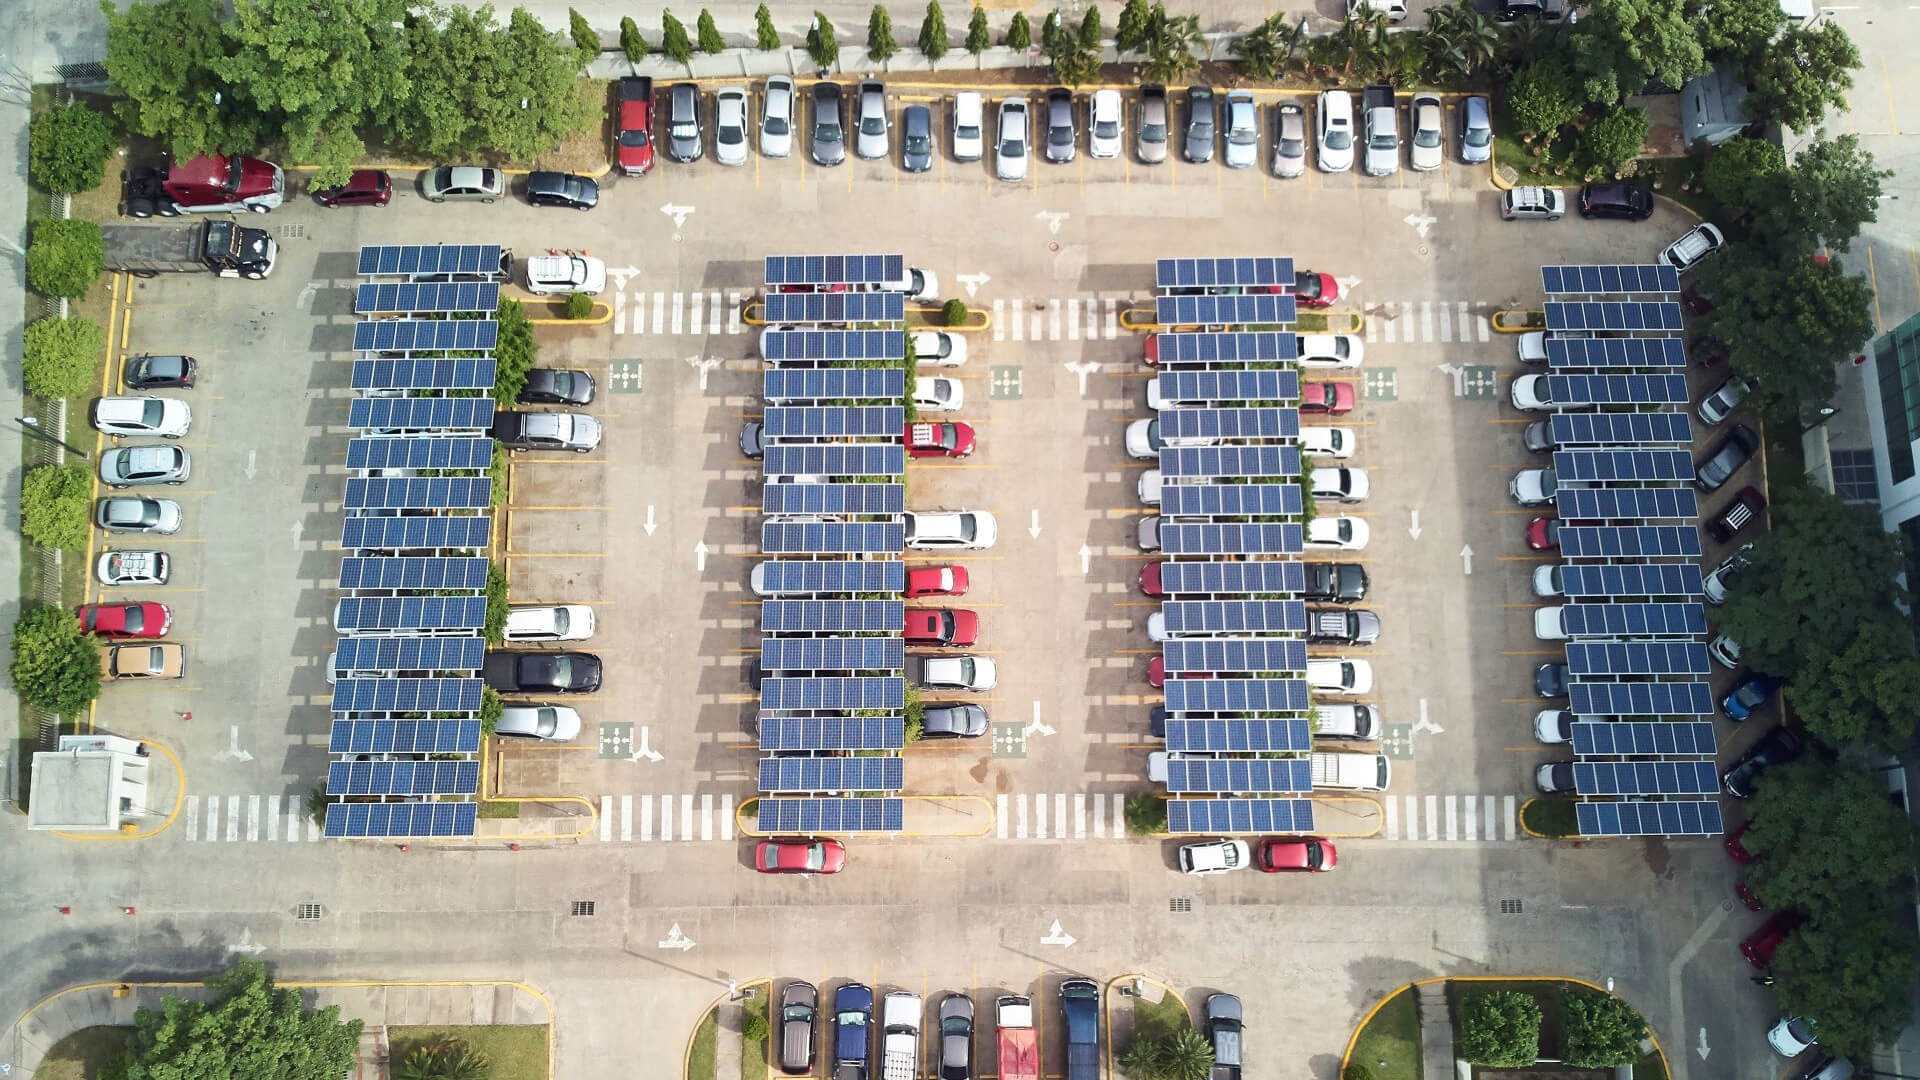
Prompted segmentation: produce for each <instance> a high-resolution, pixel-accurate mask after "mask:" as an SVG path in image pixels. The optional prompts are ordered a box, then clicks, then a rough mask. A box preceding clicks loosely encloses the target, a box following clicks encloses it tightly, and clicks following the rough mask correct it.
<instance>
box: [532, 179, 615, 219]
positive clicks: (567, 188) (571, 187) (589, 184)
mask: <svg viewBox="0 0 1920 1080" xmlns="http://www.w3.org/2000/svg"><path fill="white" fill-rule="evenodd" d="M527 201H528V202H530V203H532V204H533V205H535V206H564V207H566V208H568V209H570V210H591V209H593V208H594V207H595V206H598V205H599V204H600V185H599V184H596V183H594V182H593V181H592V180H590V179H588V178H587V177H584V176H575V175H574V174H573V173H563V172H552V171H550V170H546V169H541V170H539V171H536V172H530V173H528V174H527Z"/></svg>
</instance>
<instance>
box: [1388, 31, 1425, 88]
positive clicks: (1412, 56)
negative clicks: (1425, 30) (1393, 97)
mask: <svg viewBox="0 0 1920 1080" xmlns="http://www.w3.org/2000/svg"><path fill="white" fill-rule="evenodd" d="M1426 66H1427V51H1426V49H1425V48H1424V47H1423V45H1422V43H1421V41H1420V38H1419V37H1418V36H1417V35H1414V34H1394V35H1393V36H1391V37H1389V38H1387V39H1386V42H1385V51H1384V55H1382V56H1381V58H1380V76H1381V81H1382V82H1390V83H1393V84H1395V85H1404V84H1406V83H1411V82H1418V81H1419V80H1420V73H1421V71H1422V70H1423V69H1425V68H1426Z"/></svg>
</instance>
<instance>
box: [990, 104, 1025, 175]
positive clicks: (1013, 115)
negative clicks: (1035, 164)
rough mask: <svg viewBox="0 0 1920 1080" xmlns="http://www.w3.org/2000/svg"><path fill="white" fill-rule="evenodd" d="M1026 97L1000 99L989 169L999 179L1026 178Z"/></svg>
mask: <svg viewBox="0 0 1920 1080" xmlns="http://www.w3.org/2000/svg"><path fill="white" fill-rule="evenodd" d="M1027 157H1028V146H1027V99H1026V98H1007V99H1006V100H1005V101H1002V102H1001V103H1000V130H999V132H998V133H997V134H996V135H995V137H994V140H993V173H994V175H995V176H998V177H999V178H1000V179H1002V180H1008V181H1020V180H1025V179H1026V178H1027Z"/></svg>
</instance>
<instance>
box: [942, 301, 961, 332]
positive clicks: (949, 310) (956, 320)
mask: <svg viewBox="0 0 1920 1080" xmlns="http://www.w3.org/2000/svg"><path fill="white" fill-rule="evenodd" d="M940 321H941V322H943V323H945V324H947V325H948V326H963V325H965V324H966V321H967V302H966V301H965V300H961V299H958V298H956V299H953V300H949V301H947V302H946V303H945V304H942V305H941V307H940Z"/></svg>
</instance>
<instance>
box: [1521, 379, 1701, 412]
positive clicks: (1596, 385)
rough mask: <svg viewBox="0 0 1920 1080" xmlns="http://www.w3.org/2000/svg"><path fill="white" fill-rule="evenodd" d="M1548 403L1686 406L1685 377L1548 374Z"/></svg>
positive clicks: (1571, 405)
mask: <svg viewBox="0 0 1920 1080" xmlns="http://www.w3.org/2000/svg"><path fill="white" fill-rule="evenodd" d="M1547 400H1549V401H1558V402H1567V403H1568V405H1567V407H1568V408H1584V407H1586V406H1590V405H1685V404H1687V401H1688V400H1689V399H1688V397H1687V377H1686V376H1685V375H1549V376H1547Z"/></svg>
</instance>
